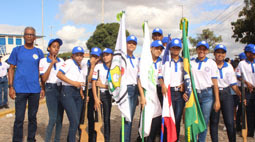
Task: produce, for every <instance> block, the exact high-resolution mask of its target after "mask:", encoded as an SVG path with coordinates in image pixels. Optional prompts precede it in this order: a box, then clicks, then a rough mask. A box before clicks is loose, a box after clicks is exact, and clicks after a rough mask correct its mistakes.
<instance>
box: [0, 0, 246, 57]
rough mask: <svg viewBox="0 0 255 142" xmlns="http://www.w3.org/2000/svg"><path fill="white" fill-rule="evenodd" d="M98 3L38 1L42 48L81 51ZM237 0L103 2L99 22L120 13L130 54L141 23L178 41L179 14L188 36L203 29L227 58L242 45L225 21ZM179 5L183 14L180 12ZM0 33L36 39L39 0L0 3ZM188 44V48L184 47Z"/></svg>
mask: <svg viewBox="0 0 255 142" xmlns="http://www.w3.org/2000/svg"><path fill="white" fill-rule="evenodd" d="M101 2H102V0H43V15H44V16H43V25H44V26H43V29H44V30H43V31H44V34H43V35H44V36H45V38H44V45H45V46H46V45H47V43H48V41H49V40H50V39H51V38H57V37H58V38H61V39H62V40H63V45H62V47H61V52H68V51H71V49H72V48H73V47H74V46H83V47H84V48H86V42H87V40H88V39H89V37H90V36H91V35H92V34H93V32H94V31H95V29H96V26H97V25H98V24H100V23H101V18H102V15H101ZM244 6H245V5H244V3H243V1H242V0H104V22H105V23H111V22H118V21H117V20H116V14H117V13H119V12H120V11H122V10H124V11H125V13H126V28H127V30H128V31H129V32H130V33H131V34H133V35H136V36H137V38H138V47H137V49H136V52H135V54H138V55H139V54H140V52H141V47H142V44H143V32H142V23H143V22H144V21H145V20H146V21H148V24H149V27H150V31H152V30H153V29H154V28H156V27H160V28H161V29H162V30H163V34H164V36H167V35H168V34H171V37H172V38H181V30H180V29H179V23H180V19H181V18H182V15H183V16H184V17H186V18H187V19H188V20H189V36H192V37H196V35H197V34H199V33H201V32H202V29H205V28H209V29H210V30H212V31H214V33H215V34H216V35H217V36H218V35H221V36H222V38H223V42H222V43H221V44H224V45H226V47H227V49H228V51H227V56H228V57H231V58H233V57H234V55H237V54H239V53H240V52H242V51H243V48H244V46H245V45H242V44H240V43H237V42H235V40H234V39H232V38H231V36H232V35H233V32H232V29H231V24H230V23H231V22H233V21H236V19H237V18H238V13H239V11H241V10H242V8H243V7H244ZM182 7H183V10H182ZM0 17H1V22H0V33H1V34H22V32H23V30H24V28H25V27H26V26H33V27H34V28H35V29H36V32H37V33H36V34H37V35H42V0H5V1H1V4H0ZM190 46H191V45H190Z"/></svg>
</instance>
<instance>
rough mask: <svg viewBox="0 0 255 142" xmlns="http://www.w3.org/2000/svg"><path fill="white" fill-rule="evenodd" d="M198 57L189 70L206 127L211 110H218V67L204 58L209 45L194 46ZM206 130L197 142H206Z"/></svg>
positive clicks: (199, 43) (201, 42) (202, 43)
mask: <svg viewBox="0 0 255 142" xmlns="http://www.w3.org/2000/svg"><path fill="white" fill-rule="evenodd" d="M196 52H197V55H198V57H197V58H196V59H194V60H192V61H191V70H192V74H193V76H194V80H195V86H196V92H197V96H198V100H199V103H200V107H201V110H202V112H203V115H204V119H205V123H206V125H207V124H208V122H209V118H210V114H211V110H212V109H214V110H215V111H216V112H218V111H219V109H220V100H219V90H218V81H217V78H218V67H217V65H216V63H215V61H213V60H212V59H209V58H207V57H206V54H207V53H208V52H209V44H208V43H207V42H205V41H200V42H198V44H197V46H196ZM206 133H207V129H205V131H204V132H202V133H200V134H199V135H198V141H200V142H205V141H206Z"/></svg>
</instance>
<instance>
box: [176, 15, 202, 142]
mask: <svg viewBox="0 0 255 142" xmlns="http://www.w3.org/2000/svg"><path fill="white" fill-rule="evenodd" d="M180 28H181V30H182V38H183V47H184V48H183V55H184V59H183V66H184V86H185V93H186V94H187V95H188V96H189V99H188V101H187V102H186V103H185V139H186V141H187V142H193V141H197V134H199V133H201V132H203V131H204V130H205V129H206V124H205V120H204V116H203V114H202V111H201V108H200V105H199V102H198V98H197V93H196V89H195V82H194V78H193V76H192V72H191V69H190V56H189V48H188V41H187V36H188V21H187V19H186V18H182V19H181V23H180Z"/></svg>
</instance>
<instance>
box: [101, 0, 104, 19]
mask: <svg viewBox="0 0 255 142" xmlns="http://www.w3.org/2000/svg"><path fill="white" fill-rule="evenodd" d="M101 7H102V15H101V22H102V23H104V0H102V5H101Z"/></svg>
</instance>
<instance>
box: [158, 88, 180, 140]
mask: <svg viewBox="0 0 255 142" xmlns="http://www.w3.org/2000/svg"><path fill="white" fill-rule="evenodd" d="M167 90H168V91H167V94H166V95H165V96H164V98H163V110H162V118H163V119H164V125H165V126H166V130H167V133H166V135H167V142H175V141H176V140H177V133H176V127H175V117H174V110H173V106H172V98H171V89H170V85H168V88H167Z"/></svg>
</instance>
